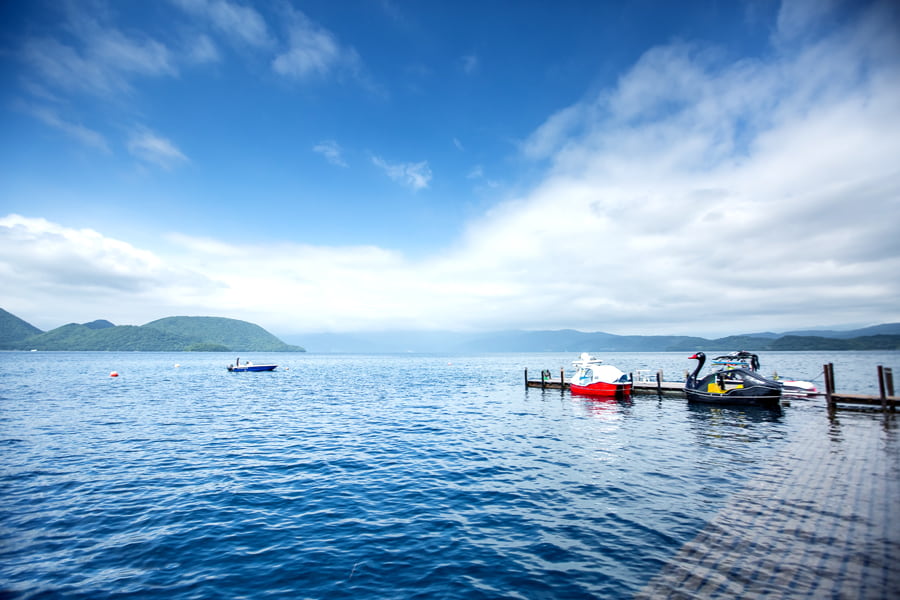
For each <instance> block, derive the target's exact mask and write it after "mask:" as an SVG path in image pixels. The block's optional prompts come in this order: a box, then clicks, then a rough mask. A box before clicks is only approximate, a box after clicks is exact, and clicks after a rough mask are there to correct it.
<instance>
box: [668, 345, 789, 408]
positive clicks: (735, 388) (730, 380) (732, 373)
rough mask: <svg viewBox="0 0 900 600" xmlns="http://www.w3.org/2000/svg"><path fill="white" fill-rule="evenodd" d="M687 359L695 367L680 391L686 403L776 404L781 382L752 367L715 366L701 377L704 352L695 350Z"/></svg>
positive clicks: (704, 358) (704, 357)
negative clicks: (691, 361)
mask: <svg viewBox="0 0 900 600" xmlns="http://www.w3.org/2000/svg"><path fill="white" fill-rule="evenodd" d="M690 358H691V359H694V360H696V361H697V368H696V369H694V372H693V373H692V374H690V375H689V376H688V378H687V381H686V382H685V384H684V393H685V395H686V396H687V399H688V401H689V402H705V403H708V404H743V405H750V406H768V407H777V406H779V405H780V402H781V392H782V385H781V383H779V382H777V381H773V380H771V379H766V378H765V377H763V376H762V375H760V374H759V373H757V372H756V371H754V370H752V369H747V368H744V367H738V366H732V367H729V368H722V369H717V370H714V371H713V372H712V373H709V374H708V375H706V376H705V377H702V378H701V377H700V370H701V369H703V365H704V364H705V363H706V354H704V353H703V352H697V353H696V354H694V355H693V356H691V357H690Z"/></svg>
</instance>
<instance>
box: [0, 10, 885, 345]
mask: <svg viewBox="0 0 900 600" xmlns="http://www.w3.org/2000/svg"><path fill="white" fill-rule="evenodd" d="M898 225H900V5H898V4H897V3H896V2H892V1H890V0H885V1H881V2H879V1H858V0H785V1H783V2H777V1H775V0H744V1H740V0H734V1H732V0H727V1H726V0H695V1H692V2H668V1H665V0H662V1H651V0H632V1H621V2H613V1H573V0H561V1H559V2H543V1H530V0H519V1H507V0H492V1H490V2H473V1H467V0H461V1H454V2H414V1H400V0H345V1H342V2H333V1H331V0H322V1H320V0H308V1H307V0H303V1H301V0H273V1H266V2H252V1H250V0H158V1H155V2H145V1H143V0H115V1H109V2H105V1H102V0H71V1H65V0H49V1H44V0H33V1H29V2H3V3H0V307H2V308H4V309H6V310H8V311H9V312H12V313H13V314H15V315H17V316H19V317H21V318H23V319H25V320H26V321H28V322H30V323H32V324H33V325H35V326H37V327H40V328H42V329H51V328H54V327H58V326H60V325H62V324H65V323H70V322H88V321H92V320H95V319H108V320H110V321H112V322H114V323H116V324H132V325H140V324H143V323H146V322H149V321H152V320H155V319H158V318H162V317H167V316H177V315H197V316H221V317H229V318H236V319H243V320H247V321H251V322H253V323H257V324H259V325H261V326H262V327H264V328H266V329H267V330H269V331H271V332H272V333H275V334H276V335H280V336H286V335H291V336H293V335H295V334H302V333H320V332H363V331H390V330H405V331H410V330H412V331H416V330H427V331H436V330H451V331H460V332H466V331H494V330H507V329H525V330H541V329H564V328H571V329H578V330H581V331H604V332H608V333H616V334H685V335H701V336H706V337H718V336H723V335H730V334H740V333H750V332H761V331H776V332H781V331H790V330H797V329H808V328H815V327H849V326H866V325H872V324H878V323H886V322H897V321H900V233H898V229H900V228H898Z"/></svg>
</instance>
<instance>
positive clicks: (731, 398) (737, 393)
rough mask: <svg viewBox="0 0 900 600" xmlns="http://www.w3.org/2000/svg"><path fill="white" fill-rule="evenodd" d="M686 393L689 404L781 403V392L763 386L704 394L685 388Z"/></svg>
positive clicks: (777, 404)
mask: <svg viewBox="0 0 900 600" xmlns="http://www.w3.org/2000/svg"><path fill="white" fill-rule="evenodd" d="M684 393H685V395H686V396H687V399H688V402H702V403H704V404H722V405H729V406H738V405H740V406H765V407H777V406H779V405H780V403H781V390H772V389H770V388H767V387H761V386H760V387H748V388H742V389H739V390H731V391H728V392H725V393H715V392H704V391H701V390H698V389H691V388H685V390H684Z"/></svg>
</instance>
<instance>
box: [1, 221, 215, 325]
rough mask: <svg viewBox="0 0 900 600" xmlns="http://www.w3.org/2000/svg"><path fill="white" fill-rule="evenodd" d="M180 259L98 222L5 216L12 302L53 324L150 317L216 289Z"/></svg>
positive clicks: (7, 296)
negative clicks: (109, 232)
mask: <svg viewBox="0 0 900 600" xmlns="http://www.w3.org/2000/svg"><path fill="white" fill-rule="evenodd" d="M177 264H178V263H177V262H175V261H172V265H176V266H172V265H169V264H166V263H165V262H164V261H163V260H162V259H161V258H160V257H159V256H157V255H156V254H154V253H152V252H149V251H147V250H142V249H139V248H135V247H134V246H132V245H131V244H129V243H127V242H124V241H121V240H117V239H113V238H110V237H106V236H104V235H102V234H100V233H99V232H97V231H94V230H92V229H72V228H68V227H63V226H61V225H58V224H56V223H51V222H49V221H47V220H45V219H33V218H26V217H22V216H19V215H8V216H6V217H4V218H0V282H2V286H3V289H4V305H5V306H4V308H6V309H7V310H10V311H11V312H13V313H16V311H17V310H18V311H20V312H19V313H16V314H20V315H28V316H27V317H24V318H26V320H28V319H29V318H34V319H35V320H36V321H40V324H38V323H36V324H38V326H42V327H45V328H47V327H57V326H59V325H62V324H64V323H68V322H71V321H75V320H80V321H90V320H94V319H97V318H108V319H111V320H113V321H114V322H117V323H121V324H135V319H141V318H146V320H147V321H150V320H152V319H154V318H159V317H162V316H170V313H169V312H168V311H169V310H170V309H171V310H174V309H173V308H171V307H174V306H178V307H179V308H183V307H184V306H186V305H189V304H190V302H191V299H196V298H201V297H203V298H206V297H209V296H210V294H211V293H214V290H215V288H216V286H217V284H216V283H215V282H213V281H211V280H209V279H207V278H205V277H203V276H202V275H198V274H197V273H196V272H191V271H189V270H187V269H184V268H182V267H180V266H177ZM32 314H35V316H34V317H31V315H32Z"/></svg>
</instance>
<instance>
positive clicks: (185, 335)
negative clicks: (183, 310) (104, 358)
mask: <svg viewBox="0 0 900 600" xmlns="http://www.w3.org/2000/svg"><path fill="white" fill-rule="evenodd" d="M0 311H2V309H0ZM0 349H3V350H32V349H34V350H74V351H81V350H95V351H97V350H100V351H103V350H109V351H128V350H134V351H141V352H182V351H195V352H204V351H205V352H304V351H305V350H304V349H303V348H301V347H300V346H292V345H289V344H285V343H284V342H282V341H281V340H280V339H278V338H277V337H275V336H274V335H272V334H271V333H269V332H268V331H266V330H265V329H263V328H262V327H260V326H258V325H254V324H253V323H248V322H246V321H239V320H237V319H225V318H219V317H168V318H166V319H159V320H157V321H153V322H151V323H147V324H145V325H141V326H134V325H113V324H112V323H110V322H109V321H105V320H98V321H92V322H91V323H84V324H78V323H69V324H68V325H63V326H62V327H57V328H56V329H52V330H50V331H47V332H41V330H40V329H37V328H36V327H33V326H31V325H29V324H28V323H26V322H25V321H22V320H21V319H19V318H18V317H16V316H14V315H11V314H10V313H7V312H6V311H2V313H0Z"/></svg>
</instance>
